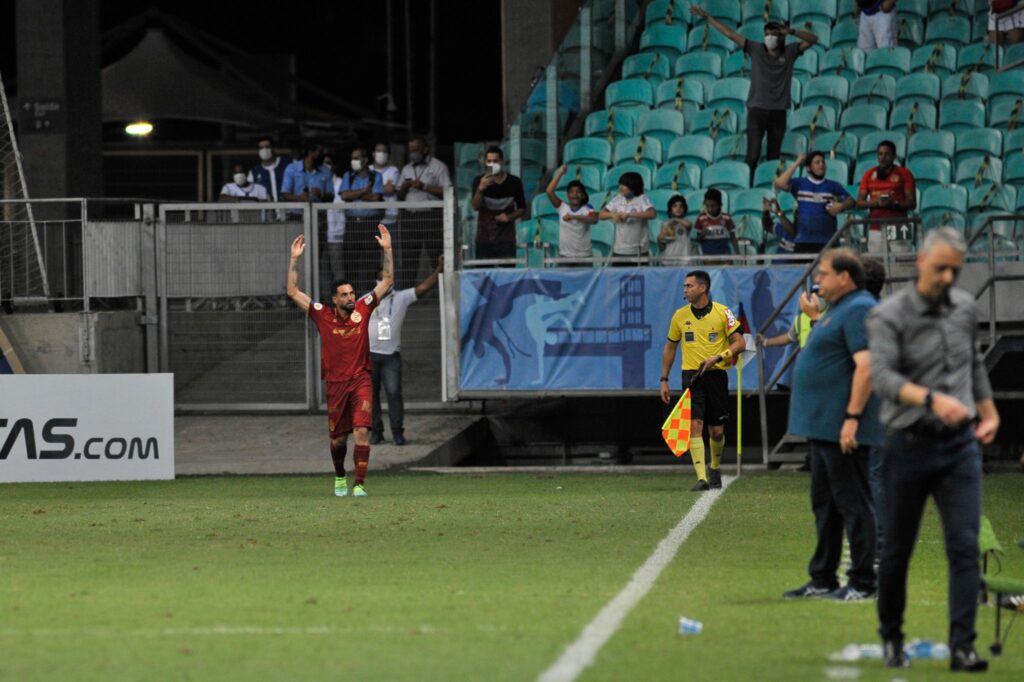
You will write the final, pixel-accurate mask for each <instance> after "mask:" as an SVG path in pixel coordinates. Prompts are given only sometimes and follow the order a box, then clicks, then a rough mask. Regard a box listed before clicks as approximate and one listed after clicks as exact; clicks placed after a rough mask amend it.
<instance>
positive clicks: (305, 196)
mask: <svg viewBox="0 0 1024 682" xmlns="http://www.w3.org/2000/svg"><path fill="white" fill-rule="evenodd" d="M323 156H324V151H323V147H322V146H321V145H319V144H315V143H310V144H307V145H306V148H305V149H304V150H303V154H302V158H301V159H299V160H298V161H293V162H292V163H290V164H288V167H287V168H285V169H284V180H282V181H281V198H282V199H283V200H284V201H330V200H331V196H332V195H331V170H330V169H329V168H327V167H326V166H324V165H323Z"/></svg>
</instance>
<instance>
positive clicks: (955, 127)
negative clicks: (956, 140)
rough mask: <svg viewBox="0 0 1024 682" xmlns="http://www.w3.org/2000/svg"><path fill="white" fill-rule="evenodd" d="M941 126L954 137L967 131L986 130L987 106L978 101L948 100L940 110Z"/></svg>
mask: <svg viewBox="0 0 1024 682" xmlns="http://www.w3.org/2000/svg"><path fill="white" fill-rule="evenodd" d="M954 78H955V76H954ZM939 126H940V127H941V128H942V129H943V130H949V131H951V132H952V133H953V134H954V135H959V134H960V133H961V132H963V131H965V130H973V129H975V128H984V127H985V106H984V105H983V104H982V103H981V102H979V101H976V100H975V101H961V100H946V101H945V102H943V103H942V107H941V108H940V109H939Z"/></svg>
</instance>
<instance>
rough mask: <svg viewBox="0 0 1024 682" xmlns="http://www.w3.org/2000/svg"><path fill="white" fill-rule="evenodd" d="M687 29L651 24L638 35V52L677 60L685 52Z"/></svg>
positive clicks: (678, 25)
mask: <svg viewBox="0 0 1024 682" xmlns="http://www.w3.org/2000/svg"><path fill="white" fill-rule="evenodd" d="M686 32H687V28H686V26H684V25H680V24H671V25H665V24H663V23H662V24H651V25H650V26H648V27H647V28H645V29H644V32H643V33H641V34H640V52H641V53H642V54H644V53H648V52H657V53H660V54H663V55H665V56H666V57H668V58H669V59H678V58H679V56H680V55H682V54H684V53H685V52H686Z"/></svg>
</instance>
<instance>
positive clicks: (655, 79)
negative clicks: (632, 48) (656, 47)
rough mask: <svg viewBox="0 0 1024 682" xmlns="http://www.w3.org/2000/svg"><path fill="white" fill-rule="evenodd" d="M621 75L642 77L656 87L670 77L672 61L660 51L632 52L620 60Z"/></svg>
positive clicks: (626, 77)
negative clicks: (632, 53)
mask: <svg viewBox="0 0 1024 682" xmlns="http://www.w3.org/2000/svg"><path fill="white" fill-rule="evenodd" d="M622 77H623V78H625V79H628V78H642V79H644V80H647V81H650V83H651V85H652V86H653V87H655V88H657V87H658V86H659V85H661V82H662V81H665V80H668V79H669V78H671V77H672V62H671V61H670V60H669V58H668V57H666V56H665V55H663V54H661V53H660V52H649V53H646V54H634V55H631V56H629V57H626V58H625V59H624V60H623V61H622Z"/></svg>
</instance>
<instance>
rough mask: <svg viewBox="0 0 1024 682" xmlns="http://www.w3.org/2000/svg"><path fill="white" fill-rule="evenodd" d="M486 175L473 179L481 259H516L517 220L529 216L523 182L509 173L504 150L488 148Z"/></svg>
mask: <svg viewBox="0 0 1024 682" xmlns="http://www.w3.org/2000/svg"><path fill="white" fill-rule="evenodd" d="M484 168H485V169H486V170H485V171H484V172H483V173H482V174H480V175H478V176H476V177H475V178H473V199H472V204H473V210H474V211H476V212H477V214H476V216H477V217H476V256H477V258H515V257H516V221H517V220H519V219H520V218H522V217H523V215H524V214H525V213H526V198H525V195H524V194H523V182H522V180H520V179H519V178H518V177H516V176H515V175H512V174H511V173H509V172H508V171H507V170H505V155H504V154H503V153H502V151H501V147H488V148H487V152H486V153H485V154H484Z"/></svg>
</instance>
